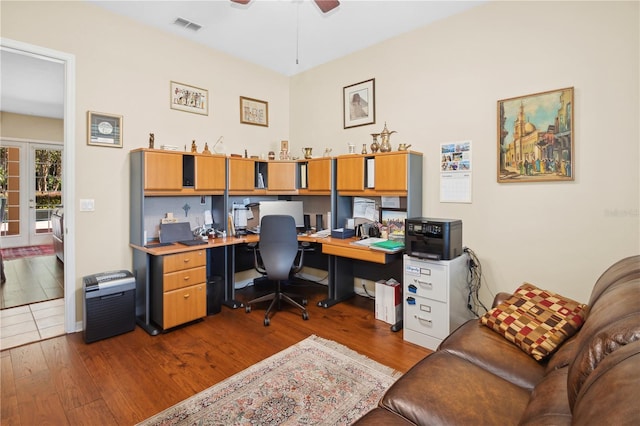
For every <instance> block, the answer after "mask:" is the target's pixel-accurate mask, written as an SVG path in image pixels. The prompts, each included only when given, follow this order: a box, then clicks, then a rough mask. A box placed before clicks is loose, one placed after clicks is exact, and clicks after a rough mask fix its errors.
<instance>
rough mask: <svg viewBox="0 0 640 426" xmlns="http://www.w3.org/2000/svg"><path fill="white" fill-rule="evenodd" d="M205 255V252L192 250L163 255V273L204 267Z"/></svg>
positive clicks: (205, 262)
mask: <svg viewBox="0 0 640 426" xmlns="http://www.w3.org/2000/svg"><path fill="white" fill-rule="evenodd" d="M206 253H207V251H206V250H194V251H188V252H184V253H176V254H168V255H165V256H163V272H164V273H165V274H166V273H167V272H174V271H181V270H183V269H190V268H195V267H197V266H205V265H206V264H207V256H206Z"/></svg>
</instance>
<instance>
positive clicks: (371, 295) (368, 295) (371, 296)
mask: <svg viewBox="0 0 640 426" xmlns="http://www.w3.org/2000/svg"><path fill="white" fill-rule="evenodd" d="M362 290H364V294H366V297H368V298H369V299H375V298H376V296H374V295H373V294H371V293H369V290H367V286H366V285H364V283H362Z"/></svg>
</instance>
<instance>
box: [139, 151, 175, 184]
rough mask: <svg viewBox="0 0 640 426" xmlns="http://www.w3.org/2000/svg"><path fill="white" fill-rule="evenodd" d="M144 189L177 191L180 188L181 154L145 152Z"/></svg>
mask: <svg viewBox="0 0 640 426" xmlns="http://www.w3.org/2000/svg"><path fill="white" fill-rule="evenodd" d="M144 189H145V190H151V191H153V190H156V191H179V190H181V189H182V154H181V153H171V152H145V155H144Z"/></svg>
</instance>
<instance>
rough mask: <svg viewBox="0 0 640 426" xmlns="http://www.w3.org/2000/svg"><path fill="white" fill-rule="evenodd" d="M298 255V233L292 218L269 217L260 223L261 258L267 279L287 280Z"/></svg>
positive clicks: (284, 216) (281, 216)
mask: <svg viewBox="0 0 640 426" xmlns="http://www.w3.org/2000/svg"><path fill="white" fill-rule="evenodd" d="M297 254H298V232H297V230H296V222H295V220H294V219H293V217H292V216H287V215H268V216H264V217H263V218H262V220H261V222H260V256H261V257H262V262H263V265H264V269H265V270H266V271H267V278H269V279H270V280H274V281H275V280H286V279H287V278H289V273H290V272H291V267H292V266H293V262H294V261H295V259H296V255H297Z"/></svg>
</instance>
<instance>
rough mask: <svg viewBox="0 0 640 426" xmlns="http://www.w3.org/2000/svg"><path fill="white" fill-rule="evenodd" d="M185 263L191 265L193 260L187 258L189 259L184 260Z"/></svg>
mask: <svg viewBox="0 0 640 426" xmlns="http://www.w3.org/2000/svg"><path fill="white" fill-rule="evenodd" d="M183 262H184V263H189V262H191V259H188V258H187V259H184V260H183Z"/></svg>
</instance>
